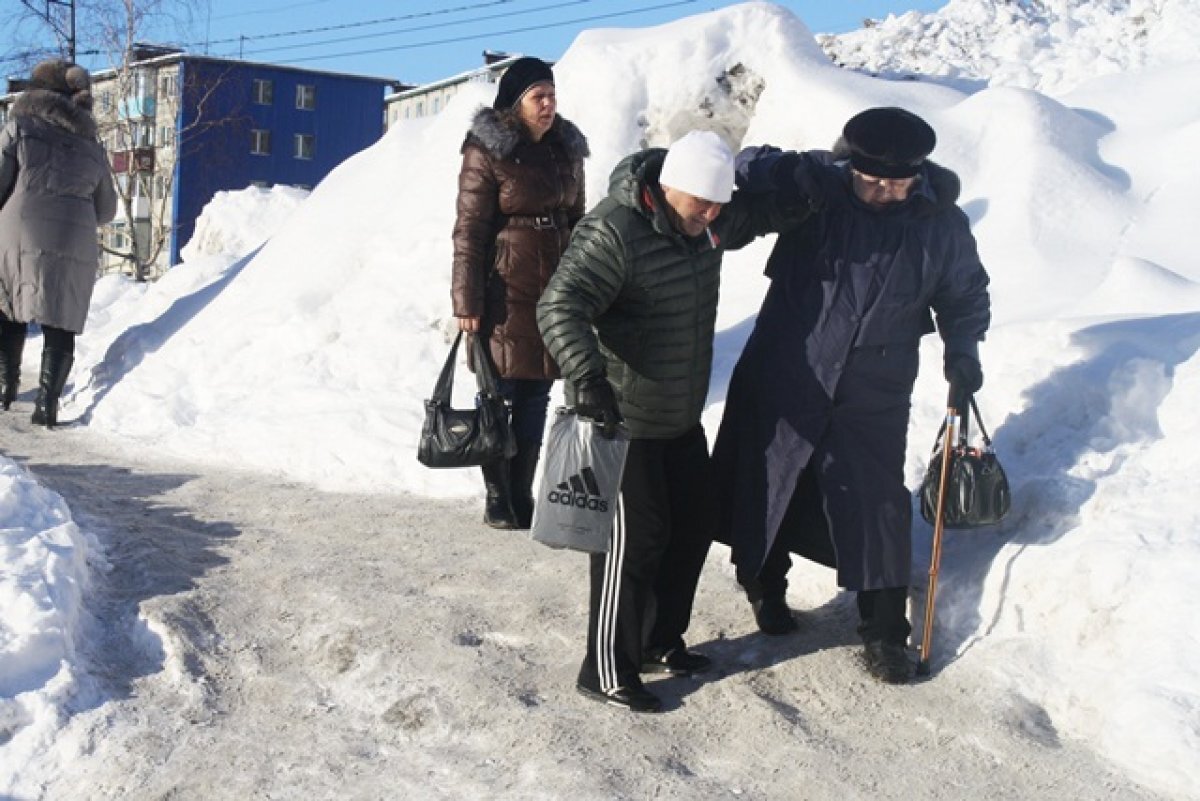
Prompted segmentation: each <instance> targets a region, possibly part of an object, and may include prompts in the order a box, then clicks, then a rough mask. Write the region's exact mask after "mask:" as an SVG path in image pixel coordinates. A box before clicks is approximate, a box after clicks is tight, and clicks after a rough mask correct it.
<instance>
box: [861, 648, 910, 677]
mask: <svg viewBox="0 0 1200 801" xmlns="http://www.w3.org/2000/svg"><path fill="white" fill-rule="evenodd" d="M863 662H864V663H865V664H866V667H867V672H868V673H870V674H871V675H872V676H874V677H875V678H877V679H879V680H880V681H882V682H883V683H885V684H907V683H908V682H909V680H910V679H911V678H912V669H913V666H912V662H910V661H909V659H908V653H907V652H906V651H905V650H904V646H903V645H900V644H898V643H894V642H884V641H883V640H870V641H868V642H866V643H864V644H863Z"/></svg>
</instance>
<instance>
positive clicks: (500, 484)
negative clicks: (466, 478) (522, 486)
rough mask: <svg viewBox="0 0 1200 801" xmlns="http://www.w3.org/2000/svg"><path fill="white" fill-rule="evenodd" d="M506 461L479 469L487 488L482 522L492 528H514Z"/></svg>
mask: <svg viewBox="0 0 1200 801" xmlns="http://www.w3.org/2000/svg"><path fill="white" fill-rule="evenodd" d="M508 462H509V460H508V459H497V460H496V461H494V462H491V463H490V464H485V465H483V467H482V468H481V470H482V471H483V485H484V487H486V488H487V499H486V500H485V501H484V507H483V522H484V523H487V524H488V525H489V526H491V527H492V528H516V527H517V515H516V513H515V512H513V507H512V475H511V471H510V470H509V464H508Z"/></svg>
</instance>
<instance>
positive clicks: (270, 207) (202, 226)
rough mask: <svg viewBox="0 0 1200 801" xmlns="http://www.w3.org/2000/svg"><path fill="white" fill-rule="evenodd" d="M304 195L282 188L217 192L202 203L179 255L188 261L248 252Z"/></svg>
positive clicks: (250, 188)
mask: <svg viewBox="0 0 1200 801" xmlns="http://www.w3.org/2000/svg"><path fill="white" fill-rule="evenodd" d="M308 195H309V191H308V190H307V189H300V188H299V187H295V186H282V185H281V186H273V187H271V188H270V189H266V188H263V187H258V186H250V187H246V188H245V189H239V190H237V191H233V192H217V193H216V194H215V195H214V196H213V199H212V200H210V201H208V203H207V204H205V206H204V210H203V211H202V212H201V213H200V218H199V219H198V220H196V228H195V231H194V232H193V233H192V238H191V239H190V240H188V243H187V244H186V245H184V246H183V248H182V250H180V255H181V256H182V257H183V260H184V261H186V262H192V261H196V260H197V259H201V258H204V257H205V256H234V257H237V256H242V255H244V254H246V253H249V252H250V251H251V250H253V249H254V248H256V247H258V246H259V245H261V244H262V243H263V242H265V241H266V240H267V239H270V237H271V236H272V235H273V234H274V233H275V232H276V231H277V230H279V227H280V226H281V225H282V224H283V222H284V220H286V219H287V218H288V217H289V216H291V214H292V213H293V212H294V211H295V210H296V209H297V208H299V206H300V204H302V203H303V202H304V201H305V200H306V199H307V198H308Z"/></svg>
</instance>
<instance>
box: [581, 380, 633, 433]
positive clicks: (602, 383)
mask: <svg viewBox="0 0 1200 801" xmlns="http://www.w3.org/2000/svg"><path fill="white" fill-rule="evenodd" d="M575 413H576V414H578V415H579V416H580V417H586V418H588V419H589V420H592V421H593V422H595V423H596V424H597V425H599V426H600V433H601V435H603V436H604V438H605V439H612V438H613V437H615V436H616V435H617V425H618V424H619V423H620V422H621V421H622V420H624V419H625V418H624V417H622V416H621V407H620V406H618V405H617V396H616V395H614V394H613V389H612V384H610V383H608V379H607V378H604V377H600V378H590V379H588V380H586V381H584V382H583V383H581V384H579V385H578V386H576V387H575Z"/></svg>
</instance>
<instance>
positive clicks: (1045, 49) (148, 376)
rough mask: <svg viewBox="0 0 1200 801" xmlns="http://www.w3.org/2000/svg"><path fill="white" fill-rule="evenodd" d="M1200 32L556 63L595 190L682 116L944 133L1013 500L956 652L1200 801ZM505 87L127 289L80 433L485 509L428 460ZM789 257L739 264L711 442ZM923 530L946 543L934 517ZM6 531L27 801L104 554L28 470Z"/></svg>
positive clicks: (6, 717)
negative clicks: (915, 116)
mask: <svg viewBox="0 0 1200 801" xmlns="http://www.w3.org/2000/svg"><path fill="white" fill-rule="evenodd" d="M1198 21H1200V3H1197V2H1190V1H1189V0H1160V1H1159V2H1154V1H1153V0H1144V1H1143V2H1116V0H1109V2H1101V1H1100V0H1096V1H1095V2H1091V3H1067V2H1057V3H1027V4H1013V3H1002V2H989V0H951V2H950V3H949V4H948V5H947V6H946V7H945V8H944V9H943V10H942V11H941V12H938V14H935V15H929V16H926V17H921V16H920V15H915V14H909V15H903V16H900V17H894V18H889V19H888V20H886V21H884V22H882V23H879V24H877V25H875V26H873V27H871V28H869V29H864V30H863V31H860V32H857V33H854V34H847V35H844V36H842V37H839V41H838V44H837V46H836V47H833V48H832V50H833V52H834V53H835V54H836V55H837V56H838V59H839V60H841V61H843V62H845V63H847V64H848V65H850V66H854V67H861V68H863V69H867V70H872V71H875V72H879V73H881V74H883V75H885V76H888V75H890V76H897V75H901V74H908V73H918V72H919V73H921V74H923V75H929V76H941V77H943V78H949V79H953V80H944V81H895V80H887V79H885V78H879V77H871V76H869V75H866V74H863V73H861V72H858V71H853V70H845V69H841V68H839V67H837V66H835V65H834V64H832V63H831V62H830V61H829V60H828V59H827V58H826V56H825V55H824V54H823V52H822V50H821V46H820V45H818V43H817V41H816V40H815V39H814V37H813V35H812V34H811V33H810V31H809V30H808V29H807V28H806V27H805V26H804V24H803V23H802V22H801V21H799V20H798V19H796V18H795V17H794V16H792V15H791V14H790V13H789V12H787V11H785V10H783V9H780V8H778V7H775V6H772V5H769V4H765V3H748V4H745V5H742V6H737V7H734V8H730V9H726V10H723V11H718V12H712V13H709V14H703V15H699V16H695V17H690V18H686V19H682V20H679V21H677V22H674V23H671V24H668V25H663V26H659V27H656V28H649V29H642V30H595V31H589V32H586V33H584V34H582V35H581V36H580V37H579V38H578V39H577V40H576V42H575V43H574V45H573V46H572V47H571V49H570V50H569V51H568V52H567V53H566V55H565V56H564V57H563V59H562V60H561V61H560V62H559V64H558V65H557V67H556V70H555V71H556V76H557V83H558V90H559V99H560V112H561V113H562V114H563V115H564V116H566V117H568V118H570V119H571V120H573V121H574V122H575V123H576V124H577V125H579V127H580V128H581V129H582V130H583V131H584V132H585V133H586V134H587V135H588V136H589V139H590V142H591V147H592V153H593V155H592V157H591V159H590V160H589V161H588V163H587V170H588V198H589V203H594V202H596V201H598V200H599V199H600V197H601V196H602V193H603V191H604V188H605V185H606V181H607V175H608V172H609V170H610V169H611V168H612V166H613V165H614V164H615V163H616V162H617V161H618V160H619V159H620V158H621V157H622V156H623V155H624V154H626V153H628V152H630V151H632V150H635V149H637V148H639V147H642V146H645V145H647V144H649V145H666V144H668V143H669V142H670V141H671V140H672V139H673V138H674V137H676V136H678V135H680V134H682V133H683V132H685V131H686V130H688V129H690V128H692V127H704V128H711V129H714V130H718V131H720V132H721V133H722V134H723V135H725V136H726V137H727V138H729V139H730V141H731V142H732V143H733V144H734V145H741V146H745V145H752V144H759V143H764V142H769V143H772V144H777V145H780V146H784V147H791V148H798V149H806V148H825V147H828V146H829V145H830V144H832V142H833V140H834V139H835V138H836V136H837V134H838V132H839V131H840V128H841V125H842V123H843V122H844V121H845V120H846V119H847V118H848V117H849V116H850V115H851V114H853V113H854V112H856V111H858V110H860V109H862V108H866V107H869V106H875V105H900V106H904V107H907V108H909V109H912V110H913V111H915V112H917V113H919V114H921V115H922V116H923V117H925V118H926V119H927V120H928V121H929V122H930V123H931V124H932V125H933V126H934V128H935V129H936V130H937V132H938V139H939V141H938V147H937V149H936V151H935V152H934V155H933V158H934V159H935V160H936V161H938V162H939V163H941V164H944V165H945V166H948V167H950V168H952V169H953V170H955V171H956V172H957V173H958V174H959V176H960V178H961V179H962V184H963V195H962V197H961V198H960V205H962V207H963V208H964V210H965V211H966V212H967V213H968V215H969V216H970V218H971V220H972V223H973V229H974V232H975V235H976V237H977V239H978V241H979V246H980V252H981V254H982V256H983V260H984V263H985V265H986V266H987V268H988V270H989V272H990V274H991V276H992V298H993V312H994V322H993V326H992V330H991V332H990V333H989V336H988V339H987V341H986V342H985V343H984V345H983V348H982V360H983V365H984V370H985V375H986V382H985V386H984V389H983V391H982V392H981V394H980V396H979V404H980V408H981V411H982V413H983V415H984V419H985V422H986V423H988V425H989V427H990V428H991V429H992V434H993V438H994V441H995V445H996V447H997V450H998V452H999V454H1000V457H1001V459H1002V461H1003V463H1004V466H1005V468H1006V470H1007V472H1008V475H1009V478H1010V480H1011V482H1012V487H1013V492H1014V501H1013V511H1012V513H1011V515H1010V516H1009V517H1008V519H1006V520H1005V521H1004V523H1003V524H1001V525H999V526H997V527H995V528H993V529H985V530H981V531H978V532H973V533H965V532H950V533H949V534H948V538H947V542H946V552H945V555H944V559H943V564H942V573H941V580H940V594H939V606H938V626H937V632H938V633H937V637H938V639H937V643H936V647H937V651H936V653H937V655H938V658H939V659H940V660H941V661H942V662H943V663H953V664H954V665H955V666H956V667H959V668H963V669H967V670H970V671H973V672H974V673H975V674H978V675H980V676H986V677H987V681H988V683H989V686H990V687H991V688H994V692H995V693H996V694H1001V693H1011V694H1013V695H1015V696H1019V697H1022V698H1026V699H1028V700H1029V701H1030V703H1031V704H1035V705H1037V706H1039V707H1042V708H1044V709H1045V710H1046V712H1047V714H1049V715H1050V717H1051V718H1052V719H1053V721H1054V726H1055V727H1056V728H1057V730H1058V731H1059V732H1060V733H1064V734H1067V735H1069V736H1071V737H1073V738H1076V739H1079V740H1082V741H1085V742H1088V743H1090V744H1091V746H1092V747H1094V748H1095V749H1096V750H1097V751H1098V752H1099V753H1100V754H1102V755H1103V756H1104V757H1105V758H1107V759H1108V760H1110V761H1111V762H1112V763H1114V764H1115V765H1117V766H1118V767H1119V769H1120V770H1121V771H1123V772H1125V773H1126V774H1128V775H1129V776H1130V777H1132V778H1133V779H1134V780H1136V781H1138V782H1141V783H1143V784H1145V785H1146V786H1148V787H1150V788H1152V789H1153V790H1155V791H1157V792H1162V793H1164V794H1168V795H1171V796H1175V797H1181V798H1184V797H1197V796H1200V760H1198V759H1197V758H1196V756H1197V754H1200V630H1198V629H1197V625H1196V623H1195V621H1196V620H1197V619H1200V594H1198V593H1197V592H1196V590H1195V580H1196V579H1195V577H1196V576H1197V575H1200V514H1198V513H1197V512H1196V510H1195V506H1194V504H1192V503H1191V493H1192V491H1193V488H1192V481H1193V479H1192V475H1193V474H1192V472H1191V466H1192V465H1193V464H1194V463H1195V462H1196V457H1195V456H1194V455H1193V453H1194V451H1195V449H1192V448H1188V447H1186V445H1187V444H1188V443H1195V442H1196V441H1197V438H1198V436H1200V431H1198V430H1197V427H1198V424H1197V422H1196V418H1195V414H1194V402H1193V399H1194V398H1196V397H1197V396H1200V359H1198V358H1197V350H1198V349H1200V257H1198V256H1197V255H1196V249H1195V248H1194V247H1193V246H1191V245H1190V243H1189V240H1188V237H1187V236H1186V234H1187V232H1189V231H1190V230H1191V229H1192V227H1193V226H1194V224H1195V212H1196V204H1195V201H1194V199H1193V197H1192V196H1191V193H1190V191H1189V190H1190V186H1191V184H1193V183H1194V182H1195V181H1196V179H1197V178H1198V177H1200V162H1197V160H1196V159H1195V158H1194V154H1195V153H1196V152H1198V150H1200V53H1198V52H1197V46H1196V45H1195V42H1196V41H1198V39H1197V31H1200V22H1198ZM1001 32H1002V33H1001ZM914 34H916V35H918V37H919V38H917V39H914V38H913V36H914ZM913 41H916V42H918V43H919V45H920V46H914V47H912V48H910V49H909V50H905V49H903V47H901V43H903V42H913ZM1131 41H1136V42H1138V43H1139V46H1138V47H1136V48H1130V47H1127V46H1126V45H1127V43H1129V42H1131ZM824 44H825V47H826V48H827V49H829V48H830V47H831V45H830V43H829V42H828V41H826V42H825V43H824ZM905 47H907V45H905ZM597 98H603V99H604V101H605V102H603V103H600V102H596V99H597ZM490 99H491V98H490V94H489V90H488V89H487V88H486V87H473V88H472V89H471V90H468V91H466V92H464V93H463V94H460V95H459V96H458V97H456V98H455V100H454V102H453V103H452V104H451V105H450V106H449V107H448V108H447V110H446V111H445V112H444V113H443V114H442V115H440V116H437V117H433V118H429V119H425V120H420V121H411V122H410V121H404V122H402V123H400V124H398V125H397V126H395V127H394V128H393V129H392V130H391V131H389V133H388V134H387V135H386V136H385V137H384V138H383V140H381V141H380V142H379V143H378V144H377V145H375V146H374V147H372V148H370V149H368V150H366V151H364V152H362V153H360V154H359V155H357V156H355V157H353V158H351V159H350V160H348V161H347V162H345V163H344V164H343V165H341V166H340V167H339V168H338V169H337V170H336V171H335V172H334V173H332V174H331V175H330V176H329V177H328V178H327V179H326V180H325V181H323V182H322V183H321V184H320V185H319V186H317V187H316V188H315V189H314V190H313V192H312V194H311V196H307V197H306V196H305V195H304V193H300V192H298V191H294V190H288V189H283V188H277V189H275V190H270V191H266V190H259V189H248V190H245V191H244V192H238V193H225V194H222V195H220V196H218V197H217V198H215V199H214V201H213V202H212V203H211V204H210V206H209V207H208V209H206V212H205V215H204V217H203V218H202V220H201V222H200V223H199V224H198V226H197V230H196V235H195V238H194V239H193V241H192V242H191V243H190V244H189V246H188V247H187V248H186V249H185V250H184V258H185V261H184V263H183V264H182V265H179V266H177V267H176V268H174V269H172V270H171V271H170V272H169V273H168V274H167V275H166V276H165V277H164V278H163V279H161V280H160V281H158V282H157V283H155V284H152V285H145V284H140V285H139V284H134V283H132V282H129V281H126V280H125V279H121V278H117V277H109V278H105V279H103V280H102V281H101V282H100V283H99V285H98V287H97V291H96V296H95V300H94V303H93V309H92V314H91V316H90V318H89V323H88V328H87V330H86V332H85V333H84V335H83V336H82V337H81V338H80V339H79V346H78V352H77V362H76V366H75V370H74V372H73V376H72V384H71V386H70V387H69V393H70V394H69V397H68V399H67V402H66V403H65V406H64V409H63V413H62V416H63V417H65V418H79V419H80V420H81V421H82V422H84V423H85V424H86V431H87V434H88V436H96V437H105V438H112V439H113V440H117V441H120V442H123V443H128V444H131V445H133V446H140V447H144V448H148V449H153V450H154V451H155V452H157V453H165V454H171V455H174V456H178V457H181V458H186V459H190V460H194V461H197V462H203V463H208V464H211V465H214V466H216V467H220V466H222V465H227V466H232V467H236V468H250V469H254V470H259V471H264V472H267V473H270V474H274V475H278V476H282V477H285V478H287V479H289V480H294V481H302V482H308V483H311V484H313V485H315V486H317V487H320V488H323V489H329V490H351V491H363V490H364V489H366V488H369V489H371V490H372V491H376V492H413V493H416V494H421V495H427V496H432V497H441V498H473V497H478V496H480V495H481V487H480V485H479V481H478V479H477V477H476V475H475V474H474V471H430V470H427V469H425V468H423V467H421V466H420V465H419V464H418V463H417V462H416V459H415V456H414V454H415V441H416V437H417V433H418V431H419V428H420V423H421V419H422V415H423V408H422V400H423V399H424V398H425V397H427V396H428V394H429V391H430V389H431V388H432V385H433V381H434V379H435V378H436V374H437V371H438V368H439V367H440V365H441V362H442V360H443V358H444V356H445V352H446V349H447V347H448V341H449V333H450V331H451V330H452V328H453V320H452V319H451V318H450V316H449V315H450V304H449V265H450V258H451V245H450V236H449V234H450V230H451V226H452V224H453V209H454V193H455V186H456V181H455V177H456V175H457V169H458V161H459V154H458V145H459V143H460V142H461V138H462V134H463V132H464V131H465V129H466V127H467V125H468V121H469V119H470V117H471V115H472V113H473V111H474V109H475V108H476V107H477V106H478V105H479V104H482V103H487V102H490ZM264 240H265V244H263V242H264ZM770 244H771V242H770V240H769V239H767V240H763V241H761V242H759V243H756V244H755V245H753V246H751V247H750V248H747V249H746V250H745V251H743V252H741V253H737V254H730V255H729V256H727V258H726V262H725V271H724V284H723V293H722V303H721V308H720V318H719V323H718V327H719V329H720V330H719V333H718V337H717V359H716V364H715V366H714V381H713V390H712V395H711V397H710V405H709V407H708V409H707V411H706V413H705V418H704V422H705V425H706V427H707V428H708V430H709V432H710V434H711V433H713V432H715V430H716V427H717V424H718V422H719V420H720V416H721V412H722V408H723V399H724V388H725V384H726V382H727V380H728V376H729V372H730V370H731V369H732V366H733V363H734V361H735V360H736V358H737V355H738V353H739V351H740V348H741V345H742V343H743V342H744V340H745V338H746V336H747V335H748V333H749V330H750V327H751V322H752V319H753V316H754V314H755V312H756V310H757V306H758V303H759V301H760V299H761V296H762V293H763V291H764V289H765V284H764V280H765V279H763V278H762V277H761V270H762V265H763V263H764V260H765V257H766V254H767V253H768V251H769V248H770ZM33 347H34V345H33V344H32V343H31V345H30V346H29V348H30V351H29V352H32V348H33ZM922 355H923V357H924V358H923V365H924V366H923V370H922V374H921V377H920V378H919V380H918V385H917V392H916V395H915V397H914V402H913V415H912V426H911V429H910V432H909V444H910V447H909V459H908V467H907V470H908V475H909V478H910V483H911V485H912V486H914V487H915V486H916V485H917V484H918V483H919V480H920V476H921V475H922V474H923V471H924V466H925V463H926V461H927V459H928V454H929V448H930V446H932V444H933V443H932V440H933V437H934V434H935V432H936V430H937V426H938V422H939V419H940V417H941V414H942V412H943V400H944V397H945V383H944V381H943V380H942V378H941V375H940V365H941V359H940V348H939V345H938V342H937V341H936V337H930V338H928V339H927V340H926V342H925V343H924V345H923V354H922ZM27 358H29V357H27ZM466 375H467V374H466V373H465V371H464V372H463V373H462V376H463V377H464V380H462V381H460V382H459V383H460V385H462V387H465V386H467V385H468V384H469V382H468V381H467V380H465V376H466ZM557 392H558V390H556V393H557ZM461 394H462V395H463V397H460V398H459V400H462V401H464V402H465V400H466V392H465V389H463V392H462V393H461ZM556 400H557V398H556ZM915 525H916V540H917V548H916V550H917V552H918V553H927V551H928V543H929V538H930V532H929V529H928V527H927V526H925V525H924V524H923V523H921V522H920V521H919V517H918V522H917V523H916V524H915ZM0 536H2V538H3V539H2V540H0V549H2V550H0V554H2V557H0V598H2V599H3V603H2V604H0V608H2V609H3V610H4V611H3V618H2V619H0V756H2V759H0V765H2V766H3V767H0V795H3V794H4V793H6V792H9V793H16V792H29V788H30V787H31V786H33V784H34V783H35V782H36V781H37V775H38V774H37V771H38V764H39V763H38V758H39V753H40V752H41V751H43V750H44V749H45V748H46V746H47V744H48V743H50V742H52V741H53V740H54V738H55V736H56V732H59V731H60V729H61V727H62V725H63V723H64V720H65V719H66V718H67V717H68V716H69V715H70V714H71V712H72V710H73V709H74V708H77V707H78V706H79V703H80V698H81V697H82V696H86V695H87V693H88V692H89V690H88V681H87V673H88V660H87V658H86V653H87V651H88V647H89V644H90V642H91V641H92V639H94V638H95V637H97V636H98V635H97V634H95V633H94V632H91V633H89V632H90V629H89V628H88V626H87V625H86V619H87V615H88V597H89V595H88V592H89V590H88V588H89V585H90V584H91V582H92V581H94V580H98V579H97V578H96V577H97V576H101V577H102V575H103V572H104V570H105V569H106V561H105V556H104V554H103V553H102V552H101V549H99V548H98V546H97V545H96V544H95V542H94V540H93V539H92V538H90V537H89V535H88V534H86V533H85V532H81V531H80V529H79V527H78V526H77V525H76V524H75V523H73V522H72V519H71V513H70V510H69V509H68V508H67V506H66V504H65V503H64V502H63V501H62V499H61V498H59V497H58V496H56V495H54V494H53V493H52V492H49V491H48V490H45V489H44V488H41V487H39V486H38V485H37V484H36V483H34V482H33V481H32V480H31V479H30V478H29V477H28V475H27V474H25V473H24V472H23V470H22V469H21V468H19V467H17V466H16V465H15V464H14V463H13V462H11V461H10V460H8V459H5V458H0ZM346 556H347V558H349V559H353V558H354V554H353V553H352V552H348V553H347V554H346ZM916 567H917V569H916V570H915V571H914V575H921V572H922V571H923V570H924V569H925V565H924V564H919V565H917V566H916ZM792 577H793V587H792V590H791V594H790V600H791V601H792V603H793V604H794V605H796V606H798V607H801V608H807V607H817V606H820V605H821V604H823V603H825V602H827V601H828V600H829V598H830V597H831V595H833V594H834V593H835V592H836V588H834V587H833V586H832V584H831V581H830V579H829V576H828V575H827V574H826V573H824V572H820V571H812V572H804V571H801V570H799V569H794V570H793V576H792ZM580 580H582V576H581V577H580ZM572 658H574V657H573V656H572ZM935 681H936V679H935ZM796 703H797V704H799V705H801V706H802V705H803V703H804V700H803V698H802V697H801V698H799V699H797V700H796Z"/></svg>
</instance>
